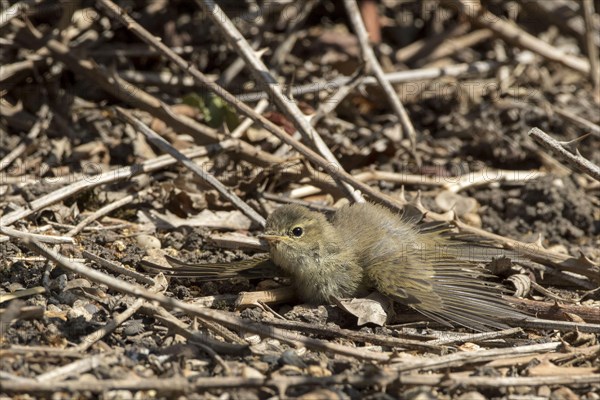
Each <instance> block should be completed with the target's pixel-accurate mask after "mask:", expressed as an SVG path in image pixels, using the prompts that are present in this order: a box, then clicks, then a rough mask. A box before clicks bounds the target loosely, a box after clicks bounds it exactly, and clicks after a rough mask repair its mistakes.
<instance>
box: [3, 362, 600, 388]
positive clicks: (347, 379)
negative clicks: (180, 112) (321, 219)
mask: <svg viewBox="0 0 600 400" xmlns="http://www.w3.org/2000/svg"><path fill="white" fill-rule="evenodd" d="M572 370H573V373H572V374H567V375H565V374H559V375H548V376H527V377H498V376H492V377H487V376H465V375H464V374H462V373H452V374H410V375H401V374H398V373H394V372H393V371H387V370H378V371H375V372H368V373H358V374H356V373H355V374H338V375H333V376H326V377H314V376H277V377H274V378H247V377H237V376H235V377H221V376H212V377H206V378H205V377H201V378H194V379H193V380H188V379H185V378H183V377H175V378H166V379H156V378H148V379H142V378H138V379H105V380H78V381H61V382H36V381H35V380H33V379H12V380H8V379H7V380H3V381H2V389H3V390H4V391H5V392H8V393H19V392H24V393H57V392H67V393H72V392H83V391H85V392H88V391H89V392H92V393H105V392H109V391H116V390H129V391H138V390H144V391H146V390H152V391H156V392H158V393H169V394H174V393H183V394H187V393H197V392H202V391H206V390H210V389H240V388H259V387H263V386H270V387H274V388H282V389H283V390H284V391H285V389H286V388H288V387H294V386H304V387H306V386H327V385H352V386H357V387H364V386H374V385H378V386H380V387H385V386H387V385H389V384H391V383H394V382H397V383H398V384H399V385H424V386H437V387H444V388H452V387H454V388H455V387H482V388H486V387H489V388H503V387H514V386H521V387H537V386H546V385H552V386H554V385H584V384H587V385H589V384H595V383H597V382H598V380H599V379H600V374H590V373H587V374H578V373H577V368H572ZM4 374H6V373H4ZM6 375H8V374H6ZM6 375H5V376H6Z"/></svg>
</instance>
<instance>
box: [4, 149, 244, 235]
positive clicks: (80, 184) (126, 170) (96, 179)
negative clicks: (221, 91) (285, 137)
mask: <svg viewBox="0 0 600 400" xmlns="http://www.w3.org/2000/svg"><path fill="white" fill-rule="evenodd" d="M232 145H233V142H231V141H225V142H221V143H220V144H213V145H208V146H203V147H196V148H193V149H190V150H186V151H184V152H183V153H184V154H185V155H186V156H187V157H190V158H193V157H200V156H205V155H207V154H211V153H215V152H218V151H222V150H223V149H227V148H229V147H231V146H232ZM176 162H177V160H176V159H174V158H173V157H171V156H170V155H164V156H160V157H157V158H155V159H152V160H147V161H144V162H143V163H142V164H136V165H133V166H131V167H119V168H116V169H113V170H110V171H106V172H103V173H100V174H97V175H82V176H81V177H80V178H79V180H77V181H75V182H73V183H71V184H70V185H68V186H65V187H62V188H60V189H57V190H55V191H53V192H50V193H48V194H46V195H44V196H42V197H40V198H39V199H36V200H33V201H31V202H30V203H29V204H28V205H27V206H26V207H21V208H19V209H16V210H14V211H12V212H9V213H8V214H5V215H3V216H2V217H1V218H0V226H3V227H6V226H8V225H11V224H13V223H14V222H15V221H18V220H20V219H23V218H26V217H28V216H29V215H31V214H33V213H35V212H37V211H39V210H41V209H42V208H45V207H48V206H49V205H52V204H54V203H56V202H58V201H61V200H64V199H66V198H68V197H70V196H72V195H74V194H76V193H79V192H81V191H83V190H87V189H92V188H94V187H96V186H99V185H103V184H106V183H113V182H118V181H120V180H123V179H129V178H131V177H133V176H135V175H138V174H142V173H148V172H153V171H156V170H159V169H162V168H165V167H168V166H170V165H173V164H175V163H176Z"/></svg>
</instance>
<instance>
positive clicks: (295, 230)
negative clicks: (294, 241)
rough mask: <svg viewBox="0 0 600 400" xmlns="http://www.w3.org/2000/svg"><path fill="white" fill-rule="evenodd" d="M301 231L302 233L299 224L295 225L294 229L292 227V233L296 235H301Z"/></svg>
mask: <svg viewBox="0 0 600 400" xmlns="http://www.w3.org/2000/svg"><path fill="white" fill-rule="evenodd" d="M303 233H304V231H303V230H302V228H300V227H299V226H297V227H295V228H294V229H292V235H294V236H296V237H300V236H302V234H303Z"/></svg>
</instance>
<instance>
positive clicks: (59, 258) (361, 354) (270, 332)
mask: <svg viewBox="0 0 600 400" xmlns="http://www.w3.org/2000/svg"><path fill="white" fill-rule="evenodd" d="M25 244H26V245H27V246H28V247H29V248H30V249H31V250H33V251H34V252H36V253H38V254H40V255H43V256H44V257H46V258H48V259H49V260H52V261H54V262H55V263H57V264H59V265H60V266H61V267H62V268H64V269H66V270H69V271H71V272H74V273H76V274H79V275H81V276H84V277H86V278H87V279H89V280H91V281H94V282H96V283H99V284H104V285H106V286H108V287H109V288H111V289H113V290H116V291H119V292H122V293H127V294H130V295H132V296H135V297H140V298H144V299H146V300H149V301H154V302H156V303H158V304H160V305H161V306H163V307H165V308H167V309H179V310H181V311H183V312H185V313H186V314H188V315H191V316H196V317H198V318H202V319H206V320H209V321H214V322H217V323H220V324H223V325H225V326H228V327H232V328H235V329H242V330H246V331H249V332H253V333H256V334H258V335H263V336H267V337H271V338H274V339H277V340H280V341H282V342H285V343H290V344H292V345H296V346H297V345H298V344H301V345H304V346H306V347H308V348H310V349H313V350H316V351H330V352H333V353H337V354H342V355H346V356H349V357H355V358H358V359H361V360H371V361H380V362H387V361H389V359H390V358H389V355H387V354H384V353H377V352H373V351H368V350H364V349H360V348H352V347H349V346H343V345H339V344H335V343H329V342H326V341H323V340H317V339H313V338H309V337H306V336H302V335H300V334H295V333H291V332H288V331H284V330H282V329H278V328H273V327H267V326H264V325H260V324H256V323H253V322H250V321H247V320H245V319H243V318H239V317H235V316H233V315H229V314H226V313H224V312H221V311H216V310H209V309H206V308H203V307H198V306H194V305H191V304H187V303H184V302H182V301H179V300H177V299H173V298H170V297H166V296H164V295H162V294H160V293H153V292H151V291H149V290H147V289H145V288H144V287H141V286H138V285H132V284H130V283H128V282H125V281H123V280H120V279H116V278H114V277H112V276H109V275H106V274H104V273H102V272H100V271H97V270H94V269H92V268H89V267H87V266H85V265H83V264H81V263H77V262H73V261H71V260H70V259H69V258H68V257H65V256H63V255H61V254H59V253H58V252H56V251H54V250H51V249H49V248H48V247H47V246H45V245H43V244H41V243H38V242H35V241H31V242H26V243H25Z"/></svg>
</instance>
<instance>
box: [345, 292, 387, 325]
mask: <svg viewBox="0 0 600 400" xmlns="http://www.w3.org/2000/svg"><path fill="white" fill-rule="evenodd" d="M335 303H336V305H337V306H338V307H340V308H341V309H342V310H344V311H346V312H348V313H350V314H352V315H354V316H355V317H357V318H358V321H357V322H356V324H357V325H358V326H362V325H365V324H368V323H372V324H375V325H378V326H383V325H385V322H386V321H387V317H388V313H387V312H386V309H388V310H389V305H390V304H389V303H390V302H389V300H387V299H386V298H385V297H383V296H382V295H380V294H379V293H374V294H371V295H369V296H368V297H366V298H362V299H335Z"/></svg>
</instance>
